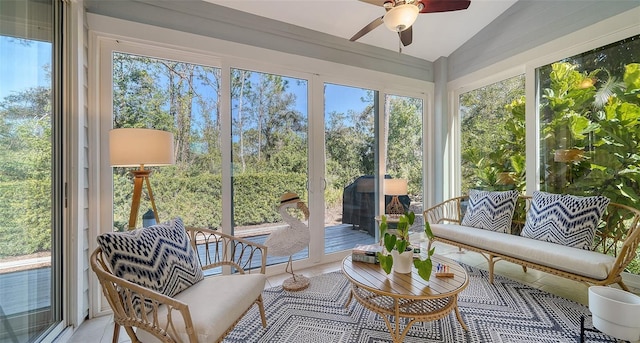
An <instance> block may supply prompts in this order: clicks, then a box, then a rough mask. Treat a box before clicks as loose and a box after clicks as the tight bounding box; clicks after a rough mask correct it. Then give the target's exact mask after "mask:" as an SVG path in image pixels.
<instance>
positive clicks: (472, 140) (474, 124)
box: [460, 75, 526, 194]
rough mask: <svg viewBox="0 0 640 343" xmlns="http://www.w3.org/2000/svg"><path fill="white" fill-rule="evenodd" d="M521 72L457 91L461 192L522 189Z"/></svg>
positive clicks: (523, 181) (523, 179) (522, 83)
mask: <svg viewBox="0 0 640 343" xmlns="http://www.w3.org/2000/svg"><path fill="white" fill-rule="evenodd" d="M524 81H525V80H524V75H519V76H515V77H512V78H509V79H506V80H503V81H500V82H496V83H493V84H490V85H488V86H484V87H481V88H478V89H475V90H472V91H469V92H466V93H464V94H461V95H460V118H461V125H460V126H461V136H460V140H461V142H460V149H461V152H460V154H461V163H462V170H461V173H462V180H461V182H462V185H461V190H462V194H467V193H468V191H469V189H484V190H508V189H517V190H519V191H521V192H524V189H525V169H526V168H525V126H524V125H525V110H524V109H525V103H524Z"/></svg>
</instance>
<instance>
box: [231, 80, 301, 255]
mask: <svg viewBox="0 0 640 343" xmlns="http://www.w3.org/2000/svg"><path fill="white" fill-rule="evenodd" d="M307 94H308V91H307V81H306V80H304V79H298V78H292V77H287V76H282V75H277V74H267V73H262V72H257V71H250V70H244V69H232V70H231V125H232V128H231V132H232V138H231V140H232V183H231V185H232V199H233V202H232V203H233V216H232V218H233V224H232V225H233V233H234V235H236V236H239V237H245V238H249V239H251V240H253V241H256V242H260V243H264V241H265V240H266V238H267V237H268V236H269V234H270V233H271V232H273V231H274V230H280V229H285V228H288V227H289V225H290V223H289V222H286V221H284V220H283V217H285V216H286V217H288V216H287V215H286V214H285V215H282V211H287V213H288V214H289V212H288V211H291V213H290V214H291V216H292V217H293V218H294V219H293V220H296V221H301V222H305V223H306V222H307V219H308V218H305V215H304V211H300V210H296V209H286V208H284V206H280V205H282V204H283V203H284V202H286V200H289V199H291V198H293V197H295V196H294V195H285V193H293V194H295V195H297V196H298V197H299V199H296V200H300V201H302V202H303V203H305V204H307V205H308V202H309V197H308V191H307V184H308V183H307V180H308V176H307V169H308V153H307V151H308V142H307V141H308V140H307V135H308V133H307V130H308V124H307V112H308V110H307V108H308V105H307V97H308V95H307ZM283 196H284V197H286V199H285V198H283ZM290 220H292V219H290ZM304 226H306V224H305V225H304ZM297 234H298V233H297V232H295V230H294V231H292V232H290V233H289V235H288V236H287V237H283V236H281V237H283V238H287V239H290V240H292V241H293V240H295V239H296V238H295V237H296V235H297ZM274 244H277V245H279V246H286V245H287V243H282V244H280V243H274ZM272 251H273V252H274V254H270V255H269V257H268V259H267V264H269V265H271V264H275V263H280V262H284V261H287V260H288V257H289V256H288V254H285V255H287V256H282V255H283V253H281V252H279V253H275V251H276V250H272ZM291 254H292V255H294V256H293V259H294V260H297V259H303V258H307V257H308V256H309V249H308V248H304V249H302V250H301V251H291Z"/></svg>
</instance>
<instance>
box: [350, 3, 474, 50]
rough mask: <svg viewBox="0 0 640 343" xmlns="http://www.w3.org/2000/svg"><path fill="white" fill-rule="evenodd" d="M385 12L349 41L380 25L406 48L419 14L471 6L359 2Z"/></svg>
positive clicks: (410, 40) (466, 4) (460, 4)
mask: <svg viewBox="0 0 640 343" xmlns="http://www.w3.org/2000/svg"><path fill="white" fill-rule="evenodd" d="M360 1H362V2H366V3H369V4H372V5H376V6H382V7H384V9H385V10H386V12H385V14H384V15H383V16H382V17H379V18H376V19H374V20H373V21H372V22H370V23H369V24H368V25H367V26H365V27H363V28H362V30H360V31H358V32H357V33H356V34H355V35H353V37H351V39H349V40H350V41H352V42H353V41H356V40H358V39H360V37H362V36H364V35H366V34H367V33H369V32H370V31H372V30H373V29H375V28H376V27H378V26H380V25H382V24H383V23H384V24H385V26H386V27H387V28H388V29H389V30H391V31H393V32H397V33H398V36H399V37H400V41H401V42H402V45H404V46H407V45H409V44H411V42H412V41H413V29H412V25H413V23H414V22H415V21H416V18H417V17H418V14H420V13H435V12H448V11H459V10H465V9H467V8H468V7H469V5H470V4H471V1H470V0H360Z"/></svg>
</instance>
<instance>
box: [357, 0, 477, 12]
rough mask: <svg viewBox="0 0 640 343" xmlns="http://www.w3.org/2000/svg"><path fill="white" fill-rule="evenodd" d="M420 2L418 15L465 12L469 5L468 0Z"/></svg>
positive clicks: (428, 0)
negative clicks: (420, 6)
mask: <svg viewBox="0 0 640 343" xmlns="http://www.w3.org/2000/svg"><path fill="white" fill-rule="evenodd" d="M361 1H362V0H361ZM420 2H421V3H422V4H423V5H424V8H423V9H422V10H421V11H420V13H435V12H449V11H459V10H466V9H467V8H469V5H470V4H471V1H470V0H420Z"/></svg>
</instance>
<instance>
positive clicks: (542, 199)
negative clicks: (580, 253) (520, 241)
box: [520, 192, 609, 250]
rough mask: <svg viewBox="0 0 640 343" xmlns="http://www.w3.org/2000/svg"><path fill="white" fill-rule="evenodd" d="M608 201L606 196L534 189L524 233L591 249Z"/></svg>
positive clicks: (566, 244)
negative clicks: (586, 195)
mask: <svg viewBox="0 0 640 343" xmlns="http://www.w3.org/2000/svg"><path fill="white" fill-rule="evenodd" d="M607 205H609V199H608V198H606V197H603V196H592V197H580V196H575V195H568V194H551V193H545V192H534V193H533V199H532V201H531V207H530V208H529V212H528V213H527V220H526V222H525V224H524V228H523V229H522V233H521V234H520V235H521V236H523V237H529V238H534V239H539V240H543V241H547V242H552V243H557V244H562V245H565V246H570V247H574V248H579V249H587V250H590V249H591V246H592V244H593V237H594V236H595V233H596V229H597V228H598V223H599V221H600V218H601V217H602V214H603V213H604V211H605V209H606V208H607Z"/></svg>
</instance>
